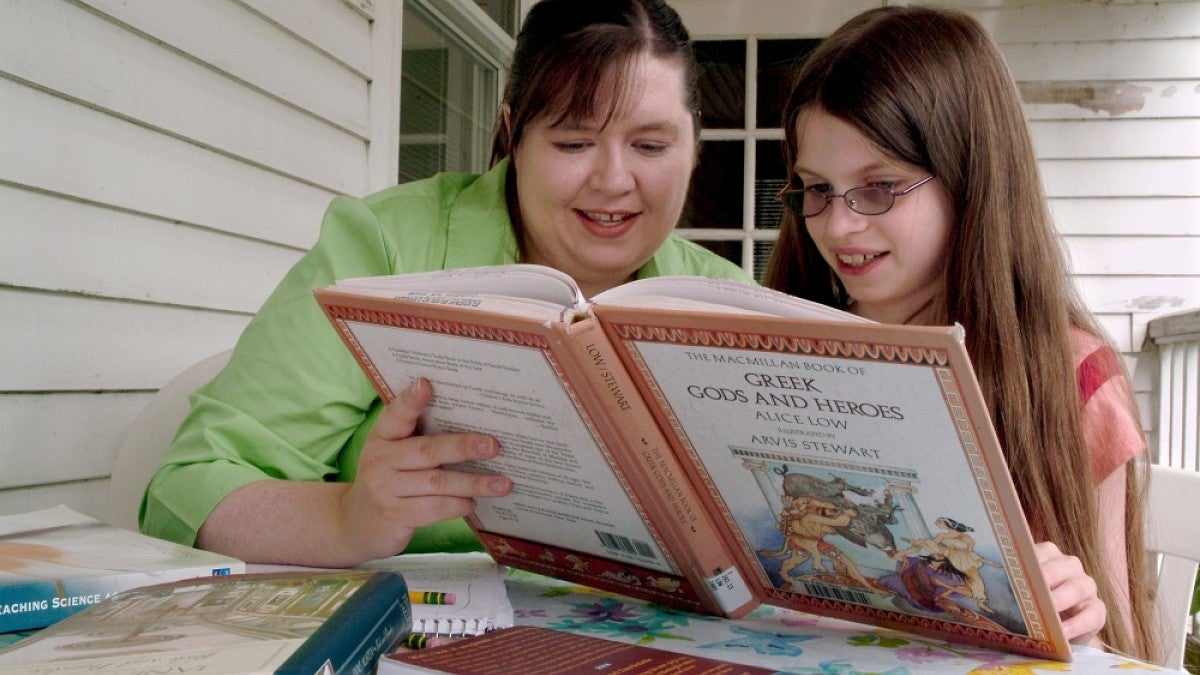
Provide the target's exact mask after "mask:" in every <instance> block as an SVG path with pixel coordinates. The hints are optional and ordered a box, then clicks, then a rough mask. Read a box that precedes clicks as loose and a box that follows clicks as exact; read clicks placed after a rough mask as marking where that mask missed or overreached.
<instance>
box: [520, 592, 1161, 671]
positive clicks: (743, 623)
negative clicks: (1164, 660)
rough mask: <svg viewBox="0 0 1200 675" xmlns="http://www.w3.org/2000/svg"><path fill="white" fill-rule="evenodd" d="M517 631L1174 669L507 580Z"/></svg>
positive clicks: (931, 660) (724, 653)
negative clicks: (699, 609)
mask: <svg viewBox="0 0 1200 675" xmlns="http://www.w3.org/2000/svg"><path fill="white" fill-rule="evenodd" d="M508 596H509V600H510V601H511V602H512V605H513V608H514V610H515V611H516V620H517V623H518V624H519V625H532V626H544V627H547V628H554V629H558V630H568V631H572V632H576V633H585V634H588V635H593V636H596V637H603V638H608V639H612V640H618V641H621V642H630V643H637V644H642V645H647V646H650V647H655V648H658V649H665V650H669V651H673V652H680V653H685V654H693V655H697V656H704V657H708V658H716V659H722V660H725V661H731V662H735V663H743V664H749V665H755V666H763V667H768V668H772V669H776V670H778V671H780V672H786V673H808V674H820V675H826V674H828V675H851V674H857V673H878V674H880V675H908V674H910V673H912V674H914V675H915V674H916V673H1017V674H1024V675H1034V674H1036V673H1059V672H1068V673H1102V672H1115V671H1120V672H1123V673H1138V672H1159V673H1163V672H1182V671H1169V670H1164V669H1161V668H1157V667H1155V666H1151V665H1148V664H1144V663H1140V662H1137V661H1133V660H1130V659H1126V658H1122V657H1119V656H1116V655H1114V654H1108V653H1105V652H1102V651H1100V650H1097V649H1092V648H1090V647H1075V649H1074V654H1075V658H1074V661H1073V662H1071V663H1062V662H1058V661H1039V660H1034V659H1030V658H1026V657H1021V656H1015V655H1012V654H1007V653H1002V652H993V651H988V650H984V649H980V648H976V647H969V646H963V645H956V644H953V643H946V642H940V641H937V640H932V639H928V638H922V637H918V636H913V635H908V634H905V633H900V632H896V631H892V630H884V629H879V628H875V627H873V626H867V625H863V624H857V623H851V622H848V621H841V620H838V619H829V618H825V617H818V616H815V615H812V614H805V613H802V612H796V611H792V610H787V609H779V608H775V607H769V606H762V607H759V608H758V609H756V610H754V611H753V612H752V613H751V614H750V615H749V616H747V617H745V618H742V619H738V620H728V619H720V618H716V617H708V616H703V615H699V614H693V613H690V612H682V611H678V610H674V609H670V608H667V607H662V606H659V605H650V604H647V603H644V602H641V601H639V600H634V599H631V598H628V597H625V596H621V595H616V594H613V593H607V592H604V591H598V590H595V589H592V588H588V587H585V586H579V585H574V584H569V583H566V582H561V581H557V580H554V579H548V578H546V577H540V576H535V575H530V574H526V573H523V572H519V571H511V570H510V572H509V577H508Z"/></svg>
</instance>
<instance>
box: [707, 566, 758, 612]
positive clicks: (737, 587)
mask: <svg viewBox="0 0 1200 675" xmlns="http://www.w3.org/2000/svg"><path fill="white" fill-rule="evenodd" d="M705 582H707V583H708V590H710V591H712V594H713V598H715V599H716V601H717V605H719V606H720V607H721V609H722V610H723V611H726V612H732V611H733V610H735V609H737V608H738V607H741V606H742V605H744V604H746V603H747V602H750V601H751V600H752V599H753V596H752V595H751V594H750V587H749V586H747V585H746V581H745V580H744V579H742V574H741V572H738V571H737V568H736V567H730V568H729V569H727V570H725V571H723V572H718V573H717V574H714V575H713V576H711V577H708V578H707V579H705Z"/></svg>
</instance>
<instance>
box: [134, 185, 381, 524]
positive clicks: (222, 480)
mask: <svg viewBox="0 0 1200 675" xmlns="http://www.w3.org/2000/svg"><path fill="white" fill-rule="evenodd" d="M391 272H392V270H391V264H390V262H389V256H388V252H387V251H386V246H385V243H384V240H383V237H382V234H381V232H380V226H379V222H378V220H377V218H376V217H375V214H374V213H373V212H372V211H371V210H370V209H369V208H367V207H366V205H364V204H363V203H362V202H361V201H359V200H356V199H351V198H348V197H338V198H336V199H335V200H334V201H333V202H332V203H331V204H330V207H329V209H328V210H327V211H326V214H325V217H324V220H323V222H322V226H321V233H320V236H319V239H318V241H317V243H316V244H315V245H314V247H313V248H312V250H311V251H309V252H308V253H307V254H305V255H304V256H303V258H301V260H300V261H299V262H298V263H297V264H296V265H295V266H294V267H293V268H292V269H291V270H290V271H289V272H288V274H287V275H286V276H285V277H284V279H283V281H282V282H281V283H280V284H279V286H278V287H277V288H276V289H275V291H274V292H273V293H272V294H271V296H270V297H269V298H268V299H267V301H266V303H264V305H263V307H262V309H260V310H259V312H258V313H257V314H256V315H255V317H254V318H253V319H252V320H251V321H250V323H249V325H248V326H247V328H246V330H245V331H244V332H243V334H242V336H241V338H240V339H239V340H238V344H237V346H236V348H235V349H234V351H233V354H232V356H231V358H230V362H229V365H228V366H226V367H225V369H223V370H222V371H221V372H220V373H219V374H218V375H217V376H216V378H215V379H214V380H213V381H212V382H211V383H209V384H208V385H206V386H204V387H202V388H200V389H199V390H197V391H196V392H195V393H193V394H192V398H191V403H192V408H191V412H190V413H189V415H188V416H187V417H186V418H185V420H184V422H183V424H182V425H181V427H180V429H179V432H178V433H177V435H176V437H175V440H174V442H173V443H172V445H171V447H170V448H169V450H168V452H167V456H166V459H165V461H164V464H163V466H162V467H160V469H159V470H158V472H157V473H156V474H155V476H154V478H153V479H152V480H151V482H150V485H149V487H148V489H147V494H146V497H145V499H144V501H143V504H142V511H141V514H140V517H141V524H142V529H143V531H144V532H146V533H148V534H151V535H154V536H157V537H161V538H165V539H169V540H172V541H177V542H180V543H182V544H186V545H192V544H193V543H194V542H195V538H196V533H197V531H198V530H199V528H200V526H201V525H202V524H203V523H204V521H205V519H206V518H207V517H208V515H209V513H211V512H212V510H213V508H215V507H216V505H217V504H218V503H219V502H220V501H221V500H222V499H224V498H225V496H226V495H228V494H229V493H230V492H232V491H233V490H235V489H236V488H238V487H241V486H242V485H245V484H248V483H251V482H255V481H259V480H263V479H266V478H285V479H293V480H327V479H332V478H336V476H337V473H338V460H337V457H338V454H339V452H340V450H341V448H342V446H343V445H344V444H345V442H346V440H347V439H348V438H349V437H350V436H351V434H353V432H354V431H355V430H356V429H357V428H358V427H359V425H360V424H362V422H363V420H364V418H365V416H366V413H367V411H368V410H369V409H370V407H371V406H372V404H373V402H374V401H375V399H376V394H375V391H374V389H372V387H371V385H370V382H369V381H368V380H367V378H366V377H365V376H364V375H363V374H362V372H361V370H360V369H359V368H358V366H357V364H356V363H355V362H354V360H353V357H352V356H351V355H350V353H349V351H348V350H347V349H346V348H345V346H344V345H343V344H342V343H341V340H340V339H339V338H338V336H337V333H336V332H335V331H334V330H333V327H332V326H331V325H330V323H329V321H328V319H327V318H325V316H324V314H323V313H322V311H321V309H320V306H319V305H318V304H317V302H316V301H315V299H314V298H313V296H312V291H313V289H314V288H316V287H318V286H324V285H328V284H330V283H332V282H333V281H335V280H336V279H341V278H346V277H353V276H366V275H373V274H388V273H391Z"/></svg>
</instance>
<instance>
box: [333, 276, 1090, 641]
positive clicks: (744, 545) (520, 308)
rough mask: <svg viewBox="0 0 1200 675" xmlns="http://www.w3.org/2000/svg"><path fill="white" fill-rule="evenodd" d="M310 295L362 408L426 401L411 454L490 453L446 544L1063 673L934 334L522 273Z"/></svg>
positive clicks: (983, 432)
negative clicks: (483, 446) (406, 392)
mask: <svg viewBox="0 0 1200 675" xmlns="http://www.w3.org/2000/svg"><path fill="white" fill-rule="evenodd" d="M315 294H316V297H317V300H318V301H319V302H320V303H321V306H322V307H323V308H324V310H325V312H326V314H327V315H328V317H329V318H330V320H331V321H332V323H333V325H334V326H335V328H336V329H337V331H338V332H339V333H340V335H341V337H342V338H343V340H344V341H345V342H346V344H347V345H348V347H349V349H350V350H351V352H352V353H353V354H354V356H355V358H356V359H357V360H358V361H359V363H360V364H361V366H362V368H363V370H364V371H365V372H366V373H367V375H368V376H369V377H370V379H371V380H372V382H373V383H374V385H375V387H376V389H377V390H378V391H379V393H380V395H381V396H382V397H383V399H384V400H387V401H390V400H391V399H392V398H393V397H394V393H395V392H398V391H400V390H401V389H403V388H404V387H405V386H407V385H408V384H409V383H410V382H411V381H412V380H413V379H414V378H418V377H423V378H426V379H428V380H429V381H430V382H431V384H432V385H433V390H434V398H433V400H432V402H431V403H430V406H429V408H428V409H427V410H426V412H425V415H424V417H423V419H422V429H423V432H424V433H438V432H481V433H487V434H491V435H493V436H495V437H496V438H497V439H498V440H499V441H500V443H501V446H502V448H503V450H502V452H501V453H500V455H499V456H498V457H497V458H495V459H493V460H489V461H486V462H477V463H470V464H466V465H462V467H461V468H463V469H467V470H478V471H488V472H499V473H503V474H505V475H507V476H509V477H510V478H512V479H513V481H514V483H515V486H514V489H513V491H512V493H511V494H510V495H508V496H507V497H504V498H497V499H479V500H478V508H477V509H476V511H475V514H474V516H472V517H471V518H469V519H468V522H469V523H470V524H471V526H472V527H473V528H474V529H475V531H476V533H477V534H478V536H479V537H480V539H481V540H482V541H483V543H484V545H485V547H486V548H487V550H488V552H489V553H491V554H492V555H493V556H494V557H495V558H496V559H497V560H498V561H499V562H501V563H503V564H506V565H510V566H512V567H516V568H521V569H526V570H531V571H534V572H539V573H542V574H546V575H550V576H554V577H558V578H563V579H569V580H572V581H577V582H580V583H583V584H587V585H591V586H595V587H598V588H603V589H607V590H612V591H617V592H620V593H625V594H628V595H631V596H635V597H639V598H643V599H646V600H650V601H652V602H658V603H662V604H664V605H669V606H674V607H680V608H685V609H689V610H693V611H698V612H706V613H712V614H718V615H724V616H731V617H737V616H742V615H744V614H745V613H747V612H749V611H750V610H751V609H753V608H754V607H756V606H758V605H759V604H760V603H768V604H772V605H777V606H781V607H789V608H793V609H799V610H804V611H809V612H813V613H818V614H824V615H831V616H836V617H840V618H844V619H850V620H855V621H860V622H866V623H871V624H875V625H879V626H885V627H890V628H896V629H900V630H905V631H909V632H913V633H917V634H924V635H929V636H936V637H939V638H943V639H951V640H957V641H961V642H966V643H970V644H976V645H984V646H990V647H992V648H996V649H1002V650H1007V651H1012V652H1016V653H1021V654H1026V655H1034V656H1042V657H1050V658H1056V659H1062V660H1069V659H1070V656H1071V655H1070V649H1069V646H1068V644H1067V642H1066V640H1065V639H1064V637H1063V634H1062V628H1061V625H1060V623H1059V619H1058V616H1057V614H1056V613H1055V612H1054V610H1053V606H1052V605H1051V602H1050V599H1049V592H1048V590H1047V587H1046V583H1045V580H1044V579H1043V578H1042V576H1041V572H1040V568H1039V567H1038V565H1037V561H1036V557H1035V555H1034V552H1033V546H1032V538H1031V535H1030V533H1029V528H1028V526H1027V524H1026V521H1025V519H1024V516H1023V514H1022V512H1021V507H1020V504H1019V502H1018V499H1017V496H1016V493H1015V490H1014V488H1013V485H1012V481H1011V478H1010V477H1009V474H1008V469H1007V466H1006V464H1005V461H1004V457H1003V454H1002V453H1001V450H1000V447H999V444H998V442H997V440H996V435H995V432H994V430H993V428H992V426H991V421H990V418H989V416H988V413H987V410H986V409H985V405H984V402H983V398H982V395H981V393H980V391H979V385H978V384H977V382H976V380H975V375H974V371H973V370H972V368H971V364H970V362H969V360H968V357H967V353H966V351H965V349H964V347H963V344H962V340H963V336H962V335H961V330H960V329H959V328H957V327H916V326H891V325H884V324H877V323H873V322H869V321H865V320H863V319H860V318H857V317H855V316H853V315H850V314H847V313H845V312H841V311H838V310H836V309H832V308H829V307H826V306H823V305H819V304H815V303H812V302H807V301H804V300H801V299H797V298H793V297H791V296H788V295H785V294H782V293H778V292H775V291H770V290H767V289H762V288H758V287H755V286H751V285H747V284H741V283H737V282H731V281H721V280H712V279H703V278H693V277H659V278H653V279H644V280H639V281H634V282H630V283H627V284H624V285H622V286H619V287H617V288H614V289H611V290H609V291H607V292H605V293H601V294H599V295H597V296H596V297H594V298H592V299H591V300H590V301H585V300H584V298H583V297H582V294H581V293H580V292H579V290H578V288H577V287H576V285H575V284H574V283H573V282H572V281H571V279H570V278H569V277H567V276H566V275H564V274H562V273H561V272H557V271H555V270H552V269H549V268H545V267H538V266H531V265H509V266H500V267H488V268H471V269H459V270H447V271H442V272H431V273H425V274H411V275H398V276H389V277H370V278H361V279H351V280H345V281H343V282H339V283H338V284H336V285H334V286H332V287H329V288H322V289H317V290H316V291H315Z"/></svg>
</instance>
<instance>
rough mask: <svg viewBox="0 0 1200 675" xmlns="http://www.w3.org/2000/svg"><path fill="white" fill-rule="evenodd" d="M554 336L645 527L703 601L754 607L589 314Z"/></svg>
mask: <svg viewBox="0 0 1200 675" xmlns="http://www.w3.org/2000/svg"><path fill="white" fill-rule="evenodd" d="M558 337H559V338H560V339H561V341H562V343H563V347H564V348H565V349H566V350H568V351H569V352H570V354H571V358H570V359H567V361H569V367H570V368H571V371H569V374H570V375H571V376H572V377H575V378H576V379H577V380H578V381H579V382H580V383H582V386H581V387H580V390H581V394H582V391H583V389H584V388H586V390H587V394H588V398H589V403H590V407H592V408H594V411H595V412H597V413H598V414H597V417H598V418H599V419H598V420H597V423H598V425H600V427H601V433H602V434H605V435H606V436H607V437H608V439H607V440H608V441H609V445H610V447H611V448H612V451H613V453H614V454H615V455H616V456H617V459H618V461H620V462H621V464H622V468H623V469H624V471H623V473H624V474H625V475H627V476H628V477H629V480H630V482H631V484H632V485H633V486H634V489H635V490H636V491H637V492H638V496H639V499H641V500H642V502H643V505H644V506H645V508H646V509H647V510H648V511H650V513H649V514H648V515H649V518H650V520H651V523H650V525H651V526H652V527H653V529H655V530H657V531H658V532H659V533H660V535H661V536H662V537H663V539H664V540H665V542H666V545H667V547H668V549H669V550H670V551H671V554H672V556H673V557H674V561H675V563H676V565H678V566H679V567H680V568H681V569H682V571H683V575H684V576H685V577H686V578H687V579H688V581H690V582H691V585H692V586H693V588H695V589H696V590H697V591H698V593H699V594H700V595H701V596H702V597H701V600H702V602H703V604H704V605H705V606H706V607H708V609H709V611H710V612H712V613H714V614H720V615H725V616H730V617H738V616H742V615H744V614H745V613H746V612H748V611H750V610H751V609H753V608H754V607H756V606H757V605H758V604H759V601H758V600H757V599H755V598H754V596H753V594H752V592H751V591H750V589H749V587H748V586H747V584H746V582H745V580H744V579H743V578H742V576H741V573H740V572H739V571H738V568H737V565H736V563H735V560H736V558H735V556H734V554H733V552H732V551H730V550H729V549H728V547H727V545H726V544H725V541H726V540H725V539H724V538H723V537H721V536H720V534H719V531H718V529H717V526H716V523H715V522H714V521H713V519H712V517H711V515H710V514H709V513H708V511H707V510H706V509H705V508H704V507H703V502H702V501H701V496H700V494H699V492H697V491H696V490H695V489H694V487H693V486H692V484H691V483H690V482H689V481H688V479H687V474H686V472H685V471H684V470H683V467H682V466H681V465H680V464H679V460H678V458H677V457H676V455H675V453H674V452H673V451H672V450H671V446H670V444H669V443H668V441H667V438H666V436H664V434H663V432H662V430H661V429H660V428H659V426H658V424H657V423H656V422H655V421H654V420H655V418H654V415H653V414H652V413H651V412H650V409H649V408H648V406H647V405H646V403H645V401H644V400H643V399H642V397H641V395H640V394H639V393H638V389H637V387H636V386H635V385H634V382H633V380H632V378H630V376H629V374H628V373H627V372H626V371H625V369H624V367H623V366H622V364H621V359H620V358H619V356H618V355H617V352H616V350H615V349H614V348H613V346H612V343H611V342H609V339H608V337H607V336H606V334H605V332H604V330H603V329H602V328H601V326H600V324H599V323H598V322H597V321H596V320H595V319H594V318H591V317H589V318H587V319H585V320H582V321H577V322H575V323H572V324H569V325H566V326H564V330H563V331H561V332H560V333H559V336H558ZM626 592H628V593H629V594H631V595H636V593H635V592H634V591H632V590H627V591H626ZM654 601H659V600H658V599H657V598H655V599H654Z"/></svg>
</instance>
